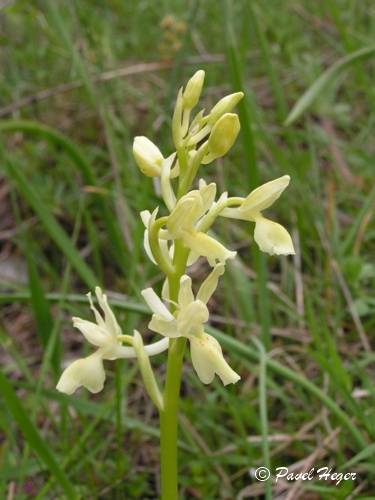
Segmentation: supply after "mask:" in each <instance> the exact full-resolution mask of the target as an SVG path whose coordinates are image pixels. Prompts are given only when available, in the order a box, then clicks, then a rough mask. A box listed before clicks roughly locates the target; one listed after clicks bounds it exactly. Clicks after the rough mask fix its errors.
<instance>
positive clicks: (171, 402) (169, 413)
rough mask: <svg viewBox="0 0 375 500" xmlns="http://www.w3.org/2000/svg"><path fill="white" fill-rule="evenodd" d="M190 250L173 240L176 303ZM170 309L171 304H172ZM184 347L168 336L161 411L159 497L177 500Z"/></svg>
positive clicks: (170, 278)
mask: <svg viewBox="0 0 375 500" xmlns="http://www.w3.org/2000/svg"><path fill="white" fill-rule="evenodd" d="M188 255H189V251H188V250H187V249H186V248H185V247H184V246H183V244H182V242H181V241H178V240H177V241H176V242H175V255H174V259H173V264H174V269H175V272H174V273H173V274H171V275H169V276H168V284H169V297H170V299H171V300H172V301H174V302H177V300H178V292H179V288H180V278H181V276H182V275H183V274H184V272H185V269H186V262H187V258H188ZM171 307H172V310H173V307H174V306H173V303H172V305H171ZM185 346H186V339H185V338H177V339H171V340H170V343H169V350H168V361H167V374H166V381H165V387H164V397H163V400H164V408H163V410H162V411H160V459H161V498H162V500H177V499H178V469H177V434H178V404H179V399H180V387H181V371H182V364H183V360H184V352H185Z"/></svg>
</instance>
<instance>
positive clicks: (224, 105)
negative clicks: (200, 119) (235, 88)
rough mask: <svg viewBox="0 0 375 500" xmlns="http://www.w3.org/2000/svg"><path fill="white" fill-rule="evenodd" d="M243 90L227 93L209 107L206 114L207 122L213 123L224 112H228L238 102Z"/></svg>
mask: <svg viewBox="0 0 375 500" xmlns="http://www.w3.org/2000/svg"><path fill="white" fill-rule="evenodd" d="M243 96H244V94H243V92H236V93H234V94H229V95H227V96H225V97H223V98H222V99H220V101H219V102H218V103H216V104H215V106H214V107H213V108H212V109H211V112H210V114H209V116H208V123H209V124H214V123H215V122H216V121H217V120H218V119H219V118H220V117H221V116H223V114H224V113H229V112H230V111H232V109H233V108H234V107H235V106H236V105H237V104H238V102H239V101H240V100H241V99H242V98H243Z"/></svg>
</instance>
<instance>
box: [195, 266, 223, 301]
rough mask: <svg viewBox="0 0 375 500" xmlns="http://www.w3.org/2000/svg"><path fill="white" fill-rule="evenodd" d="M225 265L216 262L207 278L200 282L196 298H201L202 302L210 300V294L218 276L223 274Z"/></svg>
mask: <svg viewBox="0 0 375 500" xmlns="http://www.w3.org/2000/svg"><path fill="white" fill-rule="evenodd" d="M224 271H225V266H224V264H217V265H216V266H215V267H214V269H213V270H212V271H211V273H210V274H209V275H208V276H207V278H206V279H205V280H204V281H203V283H202V284H201V286H200V288H199V291H198V294H197V299H198V300H201V301H202V302H203V303H204V304H207V302H208V301H209V300H210V298H211V296H212V295H213V293H214V292H215V290H216V288H217V284H218V281H219V278H220V276H222V275H223V274H224Z"/></svg>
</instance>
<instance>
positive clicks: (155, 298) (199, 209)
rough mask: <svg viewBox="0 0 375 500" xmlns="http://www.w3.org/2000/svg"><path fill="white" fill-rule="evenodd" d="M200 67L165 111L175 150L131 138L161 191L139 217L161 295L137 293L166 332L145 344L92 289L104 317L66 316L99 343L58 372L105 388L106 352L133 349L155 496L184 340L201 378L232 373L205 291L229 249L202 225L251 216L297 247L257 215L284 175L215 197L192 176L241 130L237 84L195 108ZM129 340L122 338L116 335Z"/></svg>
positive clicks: (282, 245)
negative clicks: (153, 439) (161, 357)
mask: <svg viewBox="0 0 375 500" xmlns="http://www.w3.org/2000/svg"><path fill="white" fill-rule="evenodd" d="M204 76H205V73H204V71H202V70H199V71H197V72H196V73H195V75H193V77H192V78H191V79H190V80H189V81H188V83H187V85H186V86H185V88H184V89H183V88H181V89H180V91H179V93H178V96H177V100H176V104H175V108H174V112H173V118H172V138H173V142H174V147H175V151H174V152H172V153H171V154H170V155H164V154H163V153H162V152H161V151H160V149H159V148H158V147H157V146H156V145H155V144H154V143H153V142H152V141H150V139H148V138H147V137H145V136H139V137H136V138H135V139H134V143H133V154H134V159H135V162H136V164H137V165H138V167H139V169H140V171H141V172H142V173H143V174H144V175H146V176H147V177H153V179H154V184H155V186H156V187H157V189H156V191H157V193H161V198H162V200H163V201H164V204H165V207H166V210H164V213H163V209H161V210H160V213H161V215H159V207H156V208H154V209H153V210H152V211H150V210H144V211H143V212H141V219H142V222H143V224H144V226H145V232H144V248H145V251H146V254H147V255H148V257H149V258H150V260H151V261H152V262H153V263H154V264H155V265H156V266H158V267H159V269H160V270H161V271H162V272H163V273H164V275H165V280H163V281H164V285H163V288H162V292H161V297H162V299H163V300H162V299H161V298H160V297H159V295H158V294H157V293H155V291H154V290H153V289H152V288H146V289H145V290H143V291H142V295H143V297H144V299H145V301H146V302H147V304H148V306H149V307H150V309H151V311H152V313H153V315H152V318H151V321H150V323H149V325H148V326H149V328H150V330H152V331H153V332H155V333H157V334H159V335H161V336H162V337H163V338H162V339H161V340H160V341H158V342H156V343H154V344H151V345H148V346H147V345H146V346H145V345H144V344H143V340H142V336H141V334H140V333H139V332H138V331H134V332H133V335H123V334H122V332H121V329H120V327H119V324H118V323H117V321H116V319H115V316H114V314H113V313H112V311H111V309H110V308H109V305H108V303H107V299H106V296H105V295H104V294H103V293H102V292H101V290H100V289H99V288H97V289H96V295H97V299H98V302H99V304H100V306H101V308H102V309H103V312H104V318H103V317H102V316H101V315H100V314H99V312H98V311H97V309H96V308H95V307H94V305H93V303H92V300H91V296H90V295H89V300H90V305H91V308H92V310H93V312H94V314H95V318H96V323H91V322H88V321H85V320H82V319H79V318H73V324H74V326H76V327H77V328H78V329H79V330H80V331H81V332H82V333H83V335H84V336H85V337H86V339H87V340H88V341H89V342H90V343H91V344H93V345H94V346H96V347H97V350H96V351H95V352H94V353H93V354H91V355H90V356H88V357H87V358H84V359H80V360H77V361H75V362H73V364H71V365H70V366H69V367H68V368H67V369H66V370H65V371H64V372H63V374H62V376H61V378H60V381H59V383H58V385H57V388H58V389H59V390H60V391H63V392H67V393H69V394H71V393H72V392H74V391H75V390H76V389H77V388H78V387H79V386H85V387H86V388H88V389H89V390H90V391H91V392H98V391H99V390H101V389H102V387H103V384H104V379H105V372H104V368H103V360H114V359H118V358H131V357H133V358H136V359H137V361H138V364H139V367H140V371H141V374H142V377H143V380H144V383H145V388H146V390H147V392H148V394H149V395H150V397H151V399H152V401H153V402H154V403H155V405H156V406H157V408H158V410H159V414H160V436H161V487H162V491H161V496H162V499H163V500H175V499H177V497H178V493H177V492H178V489H177V465H176V464H177V409H178V399H179V392H180V383H181V372H182V363H183V356H184V350H185V344H186V342H187V341H188V342H189V344H190V353H191V359H192V364H193V367H194V369H195V371H196V373H197V375H198V377H199V379H200V380H201V381H202V382H203V383H204V384H208V383H210V382H212V381H213V379H214V377H215V374H217V375H218V376H219V378H220V379H221V381H222V383H223V384H224V385H227V384H231V383H233V384H234V383H236V382H237V381H238V380H239V379H240V375H238V374H237V373H236V372H235V371H234V370H233V369H232V368H231V367H230V366H229V364H228V363H227V361H226V360H225V359H224V356H223V353H222V350H221V346H220V344H219V343H218V341H217V340H216V339H215V338H214V337H213V336H211V335H208V334H207V333H206V332H205V330H204V325H205V324H206V323H207V322H208V321H209V310H208V301H209V299H210V298H211V296H212V294H213V293H214V291H215V290H216V288H217V285H218V281H219V277H220V276H221V275H222V274H223V273H224V271H225V265H226V263H227V262H228V261H229V260H231V259H233V258H234V257H235V256H236V252H234V251H231V250H229V249H227V248H226V247H225V246H224V245H223V244H222V243H221V242H219V241H217V239H216V238H215V237H214V236H213V235H212V234H210V235H209V234H207V233H208V231H209V230H210V228H211V227H212V225H213V224H214V222H215V220H216V219H217V218H218V217H227V218H232V219H240V220H245V221H251V222H254V223H255V230H254V240H255V242H256V243H257V244H258V246H259V248H260V250H262V251H264V252H267V253H269V254H271V255H272V254H277V255H288V254H293V253H294V248H293V243H292V240H291V237H290V235H289V233H288V232H287V230H286V229H285V228H284V227H283V226H281V225H280V224H278V223H276V222H273V221H271V220H269V219H267V218H265V217H264V216H263V214H262V213H263V211H264V210H266V209H267V208H269V207H270V206H271V205H272V204H273V203H274V202H275V201H276V200H277V199H278V198H279V196H280V195H281V193H282V192H283V191H284V189H285V188H286V187H287V185H288V184H289V180H290V179H289V176H286V175H284V176H283V177H280V178H279V179H276V180H274V181H271V182H267V183H266V184H263V185H262V186H260V187H258V188H257V189H255V190H253V191H252V192H251V193H250V194H249V195H248V196H247V197H238V196H235V197H229V196H228V193H226V192H224V193H222V194H221V195H220V196H218V198H217V186H216V184H215V183H214V182H211V183H209V184H207V183H206V181H205V180H204V179H200V180H199V183H198V186H194V183H195V180H196V177H197V174H198V171H199V169H200V167H201V166H202V165H203V166H204V167H203V170H206V169H207V168H209V167H207V166H206V165H209V164H211V163H212V162H213V161H215V160H216V159H218V158H221V157H223V156H224V155H225V154H226V153H227V152H228V151H229V150H230V148H231V147H232V145H233V144H234V142H235V140H236V138H237V136H238V134H239V131H240V122H239V119H238V116H237V115H236V114H235V113H233V109H234V107H235V106H236V104H237V103H238V102H239V101H240V100H241V99H242V97H243V93H242V92H236V93H234V94H230V95H228V96H226V97H224V98H222V99H220V100H219V102H218V103H216V105H215V106H214V107H213V108H212V109H211V111H210V112H209V113H207V114H205V112H204V110H201V111H199V112H197V113H196V114H195V115H194V116H193V114H192V113H193V109H194V108H195V106H196V105H197V104H198V101H199V98H200V95H201V92H202V88H203V83H204ZM201 257H203V258H204V260H203V261H202V263H204V262H205V261H207V262H208V264H209V266H210V267H211V268H212V269H211V270H210V272H209V274H208V276H207V278H206V279H205V280H204V281H203V283H202V284H201V286H200V287H199V288H198V292H197V293H196V294H194V293H193V284H192V279H191V277H190V276H189V274H188V273H189V267H190V266H191V264H193V263H194V262H196V261H197V260H198V259H199V258H201ZM124 343H125V344H128V346H124V345H123V344H124ZM166 349H168V361H167V370H166V380H165V384H164V389H163V391H160V390H159V387H158V384H157V382H156V379H155V376H154V372H153V370H152V367H151V364H150V360H149V356H152V355H154V354H159V353H161V352H163V351H164V350H166Z"/></svg>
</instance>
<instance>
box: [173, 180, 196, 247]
mask: <svg viewBox="0 0 375 500" xmlns="http://www.w3.org/2000/svg"><path fill="white" fill-rule="evenodd" d="M202 210H203V202H202V197H201V196H200V194H199V191H197V190H194V191H191V192H190V193H188V194H186V195H185V196H183V197H182V198H180V200H179V201H178V202H177V204H176V206H175V208H174V210H173V211H172V212H171V214H170V216H169V217H168V221H167V229H168V231H169V232H170V233H171V235H172V236H173V237H174V238H179V237H180V235H181V232H182V231H184V230H190V229H192V227H193V225H194V224H195V222H196V221H197V219H198V218H199V217H200V216H201V215H202Z"/></svg>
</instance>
